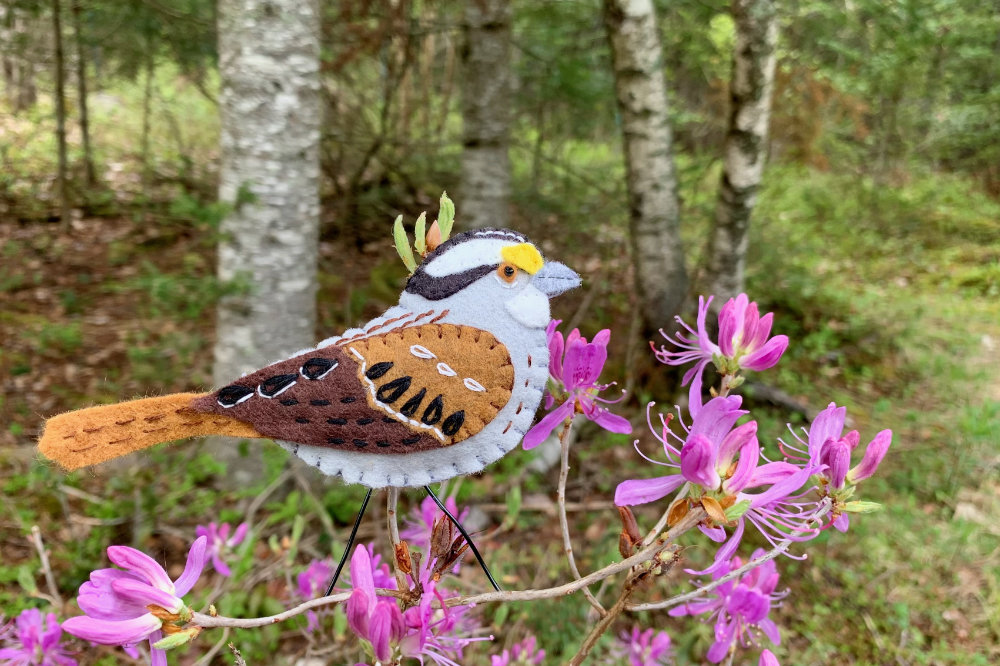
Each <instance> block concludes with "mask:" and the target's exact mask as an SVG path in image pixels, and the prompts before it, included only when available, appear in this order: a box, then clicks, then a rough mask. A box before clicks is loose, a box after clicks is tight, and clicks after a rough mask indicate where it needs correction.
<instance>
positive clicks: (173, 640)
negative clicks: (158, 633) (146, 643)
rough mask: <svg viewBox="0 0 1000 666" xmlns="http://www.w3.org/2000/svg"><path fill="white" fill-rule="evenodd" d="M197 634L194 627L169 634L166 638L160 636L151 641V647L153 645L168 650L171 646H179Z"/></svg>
mask: <svg viewBox="0 0 1000 666" xmlns="http://www.w3.org/2000/svg"><path fill="white" fill-rule="evenodd" d="M197 635H198V632H197V630H195V629H187V630H185V631H178V632H177V633H176V634H170V635H169V636H167V637H166V638H161V639H160V640H158V641H156V642H155V643H153V647H155V648H156V649H158V650H169V649H171V648H175V647H180V646H182V645H184V644H185V643H187V642H189V641H190V640H191V639H192V638H194V637H195V636H197Z"/></svg>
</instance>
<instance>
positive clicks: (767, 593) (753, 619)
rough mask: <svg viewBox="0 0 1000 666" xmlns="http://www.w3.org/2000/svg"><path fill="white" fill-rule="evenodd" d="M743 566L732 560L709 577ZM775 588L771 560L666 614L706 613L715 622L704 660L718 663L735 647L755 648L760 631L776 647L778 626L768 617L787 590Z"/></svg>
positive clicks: (775, 582)
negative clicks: (713, 636)
mask: <svg viewBox="0 0 1000 666" xmlns="http://www.w3.org/2000/svg"><path fill="white" fill-rule="evenodd" d="M763 554H764V551H763V550H761V549H757V550H756V551H755V552H754V554H753V557H754V558H757V557H760V556H761V555H763ZM742 565H743V561H742V560H740V558H738V557H734V558H733V559H732V560H731V561H728V562H726V563H725V566H722V567H719V568H718V569H717V570H716V571H715V572H714V573H713V575H712V578H713V580H718V579H719V578H722V577H723V576H725V575H726V574H728V573H729V572H730V571H733V570H734V569H738V568H739V567H741V566H742ZM777 586H778V570H777V567H776V566H775V564H774V560H769V561H767V562H764V563H763V564H761V565H760V566H757V567H754V568H753V569H751V570H750V571H748V572H746V573H745V574H743V576H742V577H741V578H739V579H738V580H730V581H727V582H725V583H723V584H722V585H720V586H719V587H717V588H715V589H714V590H712V591H711V592H709V593H708V596H709V598H707V599H705V600H702V601H694V602H691V603H689V604H685V605H683V606H678V607H676V608H672V609H670V611H669V613H670V615H672V616H674V617H678V616H682V615H701V614H703V613H708V614H709V619H712V620H714V622H715V642H714V643H712V647H711V648H709V650H708V655H707V657H708V660H709V661H710V662H712V663H713V664H717V663H719V662H720V661H722V660H723V659H725V658H726V655H728V654H729V651H730V650H732V649H735V647H736V646H737V645H740V646H741V647H749V646H751V645H757V644H758V643H757V633H758V631H759V632H763V634H764V635H765V636H767V638H768V639H769V640H770V641H771V642H772V643H774V644H775V645H779V644H780V643H781V635H780V633H779V632H778V627H777V625H776V624H775V623H774V621H773V620H771V619H770V618H768V614H769V613H770V612H771V607H772V606H774V605H777V602H778V601H780V600H781V599H783V598H784V597H785V596H786V595H787V594H788V592H787V591H784V592H780V593H776V592H775V591H774V590H775V588H776V587H777ZM712 597H714V598H712ZM771 656H772V658H773V655H771Z"/></svg>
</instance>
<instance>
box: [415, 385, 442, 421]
mask: <svg viewBox="0 0 1000 666" xmlns="http://www.w3.org/2000/svg"><path fill="white" fill-rule="evenodd" d="M443 411H444V396H442V395H441V394H440V393H439V394H438V397H436V398H434V399H433V400H431V404H429V405H427V409H425V410H424V415H423V416H421V417H420V420H421V421H423V422H424V423H426V424H427V425H434V424H435V423H437V422H438V421H440V420H441V412H443Z"/></svg>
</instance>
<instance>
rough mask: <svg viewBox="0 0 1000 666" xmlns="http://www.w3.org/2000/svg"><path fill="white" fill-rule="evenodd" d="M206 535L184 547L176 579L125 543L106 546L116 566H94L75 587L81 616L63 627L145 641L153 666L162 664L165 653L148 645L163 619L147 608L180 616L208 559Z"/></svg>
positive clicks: (108, 641)
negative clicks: (185, 598) (181, 569)
mask: <svg viewBox="0 0 1000 666" xmlns="http://www.w3.org/2000/svg"><path fill="white" fill-rule="evenodd" d="M207 546H208V539H207V537H198V538H197V539H196V540H195V542H194V544H193V545H192V546H191V550H190V551H188V556H187V562H186V563H185V565H184V572H183V573H181V575H180V577H178V578H177V580H175V581H172V580H170V576H168V575H167V572H166V571H165V570H164V569H163V567H162V566H160V565H159V564H158V563H157V562H156V560H154V559H153V558H151V557H150V556H149V555H146V554H145V553H143V552H141V551H138V550H136V549H134V548H129V547H128V546H110V547H108V559H109V560H111V562H112V563H113V564H116V565H118V566H119V567H121V569H98V570H96V571H94V572H92V573H91V574H90V580H89V581H87V582H86V583H84V584H83V585H81V586H80V592H79V594H78V595H77V599H76V602H77V604H78V605H79V606H80V609H81V610H83V612H84V613H85V615H80V616H77V617H71V618H69V619H68V620H66V621H65V622H63V625H62V626H63V629H65V630H66V631H68V632H69V633H71V634H73V635H74V636H79V637H80V638H83V639H84V640H88V641H92V642H94V643H100V644H101V645H121V646H124V647H126V648H130V647H132V646H134V645H135V644H136V643H139V642H141V641H144V640H149V643H150V656H151V659H152V664H153V666H166V663H167V656H166V652H164V651H163V650H160V649H158V648H155V647H152V646H153V644H155V643H156V642H157V641H159V640H160V639H161V638H162V637H163V634H162V632H161V631H160V628H161V627H162V626H163V620H161V619H160V618H158V617H156V616H155V615H154V614H153V613H151V612H150V611H149V609H148V608H147V606H150V605H154V606H159V607H160V608H162V609H163V610H165V611H167V612H168V613H174V614H176V615H181V616H183V615H185V614H187V613H189V612H190V611H189V609H188V608H187V606H185V605H184V601H183V599H182V597H183V596H184V595H185V594H187V593H188V592H190V591H191V588H192V587H194V584H195V583H196V582H197V581H198V577H199V576H200V575H201V571H202V569H203V568H204V566H205V561H206V559H207V556H206V552H205V551H206V549H207Z"/></svg>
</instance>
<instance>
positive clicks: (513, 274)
mask: <svg viewBox="0 0 1000 666" xmlns="http://www.w3.org/2000/svg"><path fill="white" fill-rule="evenodd" d="M497 276H498V277H499V278H500V279H501V280H503V281H504V282H506V283H507V284H513V282H514V280H516V279H517V267H516V266H514V264H508V263H503V264H500V266H499V268H497Z"/></svg>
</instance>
